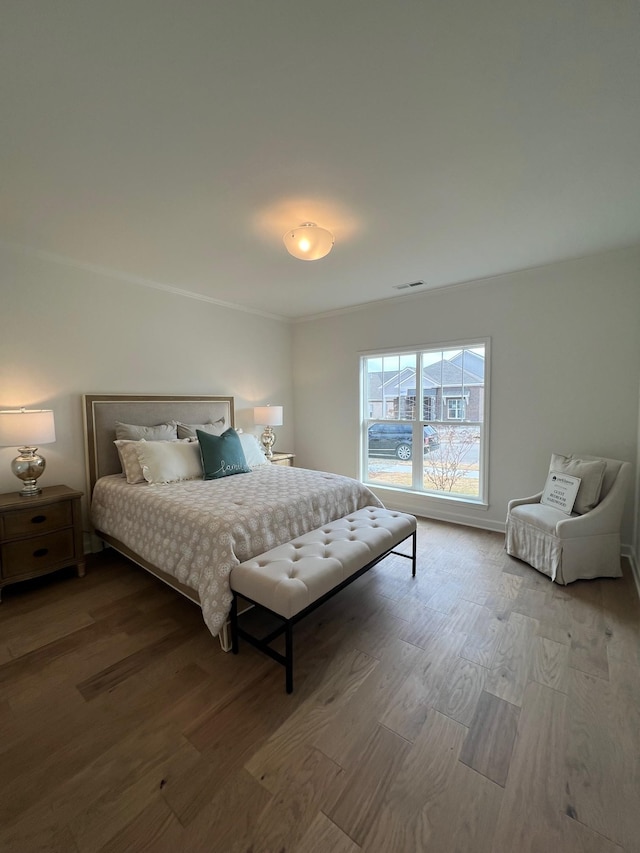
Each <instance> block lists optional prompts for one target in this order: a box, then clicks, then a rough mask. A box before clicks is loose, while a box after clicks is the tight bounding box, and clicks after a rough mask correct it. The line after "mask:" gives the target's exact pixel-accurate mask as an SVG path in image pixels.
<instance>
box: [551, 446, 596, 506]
mask: <svg viewBox="0 0 640 853" xmlns="http://www.w3.org/2000/svg"><path fill="white" fill-rule="evenodd" d="M606 467H607V464H606V462H603V461H602V460H600V459H593V460H591V459H578V458H577V457H575V456H561V455H560V454H559V453H552V454H551V464H550V465H549V471H555V472H556V473H557V474H570V475H571V476H572V477H580V488H579V489H578V494H577V496H576V501H575V503H574V505H573V511H574V512H577V513H578V515H584V513H585V512H589V511H590V510H592V509H593V508H594V507H595V506H597V504H598V501H599V500H600V491H601V489H602V481H603V479H604V472H605V469H606Z"/></svg>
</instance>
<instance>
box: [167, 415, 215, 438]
mask: <svg viewBox="0 0 640 853" xmlns="http://www.w3.org/2000/svg"><path fill="white" fill-rule="evenodd" d="M177 427H178V438H193V439H195V438H196V437H197V436H196V432H197V430H200V431H201V432H208V433H210V434H211V435H222V433H223V432H224V431H225V429H226V428H227V426H226V423H225V419H224V418H219V419H218V420H217V421H215V423H209V424H183V423H180V421H178V423H177Z"/></svg>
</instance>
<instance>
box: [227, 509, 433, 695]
mask: <svg viewBox="0 0 640 853" xmlns="http://www.w3.org/2000/svg"><path fill="white" fill-rule="evenodd" d="M409 537H412V550H411V554H404V553H402V552H401V551H394V548H396V547H397V546H398V545H399V544H400V543H401V542H403V541H404V540H405V539H408V538H409ZM388 554H399V555H400V556H402V557H407V558H408V559H410V560H411V562H412V576H413V577H415V574H416V519H415V518H414V516H412V515H407V514H406V513H403V512H395V511H393V510H388V509H381V508H379V507H372V506H370V507H365V508H364V509H360V510H357V511H356V512H352V513H351V514H350V515H347V516H345V517H344V518H339V519H337V520H336V521H332V522H330V523H328V524H325V525H324V526H323V527H320V528H319V529H318V530H313V531H311V532H310V533H305V534H304V535H303V536H298V537H297V538H296V539H293V540H292V541H291V542H287V543H286V544H285V545H280V546H278V547H277V548H272V549H271V550H270V551H266V552H265V553H264V554H260V555H259V556H257V557H254V558H253V559H251V560H246V561H245V562H244V563H241V564H240V565H239V566H235V567H234V568H233V569H232V570H231V576H230V579H229V580H230V585H231V589H232V591H233V604H232V607H231V648H232V651H233V653H234V654H237V653H238V645H239V643H238V640H239V638H240V637H242V638H243V639H245V640H247V641H248V642H249V643H251V644H252V645H253V646H255V647H256V648H258V649H260V650H261V651H263V652H264V653H265V654H267V655H269V656H270V657H271V658H273V659H274V660H276V661H277V662H278V663H280V664H282V665H283V666H284V667H285V670H286V689H287V693H291V692H292V691H293V631H292V629H293V626H294V625H295V624H296V622H298V621H300V619H303V618H304V617H305V616H306V615H307V614H308V613H310V612H311V611H312V610H315V609H316V607H319V606H320V605H321V604H324V602H325V601H327V600H328V599H329V598H331V597H332V596H333V595H335V594H336V593H337V592H339V591H340V590H341V589H344V587H346V586H348V584H350V583H352V582H353V581H354V580H356V578H359V577H360V575H362V574H364V572H366V571H368V570H369V569H370V568H372V567H373V566H375V565H376V564H377V563H379V562H380V560H382V559H384V558H385V557H386V556H387V555H388ZM238 596H242V598H243V599H245V600H247V601H249V602H250V603H251V604H258V605H260V606H261V607H262V608H264V609H265V610H267V611H269V612H270V613H271V614H272V615H273V616H275V617H277V618H278V621H279V623H280V624H279V625H278V627H277V628H276V629H275V630H273V631H271V633H269V634H268V635H267V636H265V637H262V638H258V637H255V636H254V635H252V634H250V633H249V632H248V631H246V630H245V629H244V628H242V627H240V625H239V622H238V606H237V605H238V602H237V597H238ZM282 634H284V636H285V654H284V655H282V654H280V653H279V652H277V651H276V650H275V649H273V648H271V644H272V643H273V642H274V640H276V639H277V638H278V637H280V636H282Z"/></svg>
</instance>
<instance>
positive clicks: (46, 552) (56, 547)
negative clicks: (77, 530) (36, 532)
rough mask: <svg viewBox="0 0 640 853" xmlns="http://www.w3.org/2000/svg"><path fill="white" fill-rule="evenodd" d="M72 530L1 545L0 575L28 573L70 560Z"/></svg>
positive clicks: (8, 575) (71, 558)
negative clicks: (0, 564)
mask: <svg viewBox="0 0 640 853" xmlns="http://www.w3.org/2000/svg"><path fill="white" fill-rule="evenodd" d="M73 559H74V552H73V530H72V529H71V528H70V529H68V530H59V531H57V532H56V533H48V534H46V535H45V536H33V537H31V538H30V539H18V540H17V541H16V542H7V543H6V544H5V545H3V546H2V577H3V578H10V577H13V576H16V575H28V574H31V573H32V572H39V571H41V570H46V569H47V567H48V566H53V565H55V564H56V563H62V562H65V561H68V562H70V561H72V560H73Z"/></svg>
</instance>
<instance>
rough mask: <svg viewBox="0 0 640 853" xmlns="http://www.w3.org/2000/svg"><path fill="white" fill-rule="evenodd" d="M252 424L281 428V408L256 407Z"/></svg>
mask: <svg viewBox="0 0 640 853" xmlns="http://www.w3.org/2000/svg"><path fill="white" fill-rule="evenodd" d="M253 422H254V423H256V424H258V425H259V426H272V427H273V426H282V406H256V407H255V409H254V410H253Z"/></svg>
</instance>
